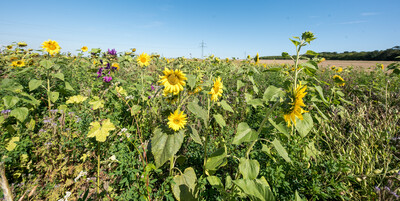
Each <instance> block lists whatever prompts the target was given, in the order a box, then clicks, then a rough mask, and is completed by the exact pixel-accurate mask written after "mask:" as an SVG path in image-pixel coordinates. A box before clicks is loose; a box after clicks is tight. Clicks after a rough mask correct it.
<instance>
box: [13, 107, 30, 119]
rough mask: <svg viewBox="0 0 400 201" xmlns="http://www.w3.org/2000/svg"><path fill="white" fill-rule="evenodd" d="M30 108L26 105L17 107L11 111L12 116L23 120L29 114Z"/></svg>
mask: <svg viewBox="0 0 400 201" xmlns="http://www.w3.org/2000/svg"><path fill="white" fill-rule="evenodd" d="M28 113H29V110H28V108H26V107H19V108H15V109H13V110H12V111H11V113H10V116H13V117H15V118H17V119H18V120H19V121H20V122H23V121H24V120H25V119H26V117H27V116H28Z"/></svg>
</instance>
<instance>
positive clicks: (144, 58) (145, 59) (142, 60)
mask: <svg viewBox="0 0 400 201" xmlns="http://www.w3.org/2000/svg"><path fill="white" fill-rule="evenodd" d="M149 61H150V56H149V55H148V54H147V53H144V52H143V53H142V54H141V55H140V56H139V57H138V58H137V62H138V63H139V65H140V66H148V65H149V64H150V63H149Z"/></svg>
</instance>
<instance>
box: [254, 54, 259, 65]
mask: <svg viewBox="0 0 400 201" xmlns="http://www.w3.org/2000/svg"><path fill="white" fill-rule="evenodd" d="M254 61H255V62H256V64H258V63H259V62H260V55H259V54H258V52H257V55H256V57H255V58H254Z"/></svg>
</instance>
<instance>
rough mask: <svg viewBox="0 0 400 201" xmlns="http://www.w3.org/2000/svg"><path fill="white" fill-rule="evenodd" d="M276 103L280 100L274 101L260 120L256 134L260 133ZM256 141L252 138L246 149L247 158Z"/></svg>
mask: <svg viewBox="0 0 400 201" xmlns="http://www.w3.org/2000/svg"><path fill="white" fill-rule="evenodd" d="M278 103H280V101H276V102H275V104H274V105H273V106H272V108H271V109H270V110H269V111H268V113H267V114H266V115H265V117H264V119H263V121H262V122H261V124H260V127H259V128H258V131H257V136H259V135H260V133H261V131H262V128H263V127H264V124H265V123H266V122H267V120H268V117H269V116H270V115H271V113H272V111H274V109H275V107H276V106H277V105H278ZM257 141H258V140H254V141H253V142H252V143H251V145H250V146H249V149H247V152H246V157H247V158H249V155H250V151H251V150H252V149H253V147H254V145H255V144H256V142H257Z"/></svg>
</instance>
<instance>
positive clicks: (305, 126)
mask: <svg viewBox="0 0 400 201" xmlns="http://www.w3.org/2000/svg"><path fill="white" fill-rule="evenodd" d="M312 128H313V119H312V117H311V115H310V114H309V113H305V114H303V120H300V119H296V130H297V131H298V132H299V134H300V135H301V137H305V136H306V135H307V134H308V133H309V132H310V131H311V129H312Z"/></svg>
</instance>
